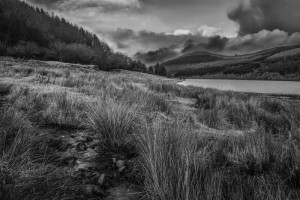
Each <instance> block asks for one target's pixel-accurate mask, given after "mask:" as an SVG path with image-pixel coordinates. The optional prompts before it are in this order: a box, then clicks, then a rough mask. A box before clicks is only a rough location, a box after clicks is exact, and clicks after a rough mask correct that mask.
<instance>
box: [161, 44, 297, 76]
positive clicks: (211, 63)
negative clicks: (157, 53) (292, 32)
mask: <svg viewBox="0 0 300 200" xmlns="http://www.w3.org/2000/svg"><path fill="white" fill-rule="evenodd" d="M161 65H162V66H164V67H165V70H166V74H167V76H171V77H201V78H229V79H276V80H277V79H280V80H281V79H285V80H295V79H297V78H296V77H293V76H294V75H296V76H297V77H298V74H299V71H300V45H294V46H281V47H274V48H271V49H265V50H262V51H258V52H254V53H249V54H243V55H235V56H225V55H220V54H214V53H210V52H202V51H196V52H192V53H188V54H185V55H183V56H180V57H177V58H175V59H172V60H169V61H167V62H165V63H162V64H161ZM299 77H300V74H299Z"/></svg>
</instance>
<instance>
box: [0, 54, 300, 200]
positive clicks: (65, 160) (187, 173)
mask: <svg viewBox="0 0 300 200" xmlns="http://www.w3.org/2000/svg"><path fill="white" fill-rule="evenodd" d="M0 110H1V112H0V153H1V154H0V199H4V200H19V199H28V200H35V199H36V200H39V199H145V200H170V199H174V200H198V199H207V200H211V199H214V200H219V199H220V200H223V199H228V200H229V199H230V200H231V199H233V200H235V199H236V200H240V199H245V200H248V199H249V200H251V199H261V200H263V199H269V200H273V199H277V200H281V199H285V200H286V199H299V198H300V179H299V177H300V157H299V155H300V154H299V153H300V146H299V144H300V143H299V142H300V103H299V99H298V100H297V99H296V98H295V99H294V100H282V99H280V98H275V97H268V96H264V95H257V94H241V93H234V92H221V91H218V90H213V89H203V88H196V87H184V86H180V85H177V82H176V80H172V79H167V78H163V77H158V76H153V75H149V74H141V73H137V72H128V71H114V72H102V71H96V70H94V69H93V68H92V67H80V66H78V65H76V66H71V65H68V64H62V63H55V64H53V63H51V62H39V61H22V60H14V59H7V58H2V59H1V61H0Z"/></svg>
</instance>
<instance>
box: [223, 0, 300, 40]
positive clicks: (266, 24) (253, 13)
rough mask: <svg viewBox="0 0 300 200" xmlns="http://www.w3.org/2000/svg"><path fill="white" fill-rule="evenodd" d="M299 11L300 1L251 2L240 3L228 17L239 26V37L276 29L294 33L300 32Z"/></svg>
mask: <svg viewBox="0 0 300 200" xmlns="http://www.w3.org/2000/svg"><path fill="white" fill-rule="evenodd" d="M299 9H300V1H299V0H250V2H249V3H247V4H246V3H240V4H239V6H238V7H236V8H235V9H233V10H232V11H231V12H229V14H228V17H229V19H231V20H233V21H235V22H236V23H237V24H238V25H239V27H240V29H239V35H246V34H252V33H257V32H259V31H261V30H269V31H273V30H276V29H279V30H282V31H285V32H288V33H294V32H299V31H300V25H299V22H300V12H299Z"/></svg>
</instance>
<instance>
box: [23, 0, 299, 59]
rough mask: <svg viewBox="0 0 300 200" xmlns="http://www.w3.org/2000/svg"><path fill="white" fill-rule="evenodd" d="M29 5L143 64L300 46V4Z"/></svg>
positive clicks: (163, 0)
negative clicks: (198, 53)
mask: <svg viewBox="0 0 300 200" xmlns="http://www.w3.org/2000/svg"><path fill="white" fill-rule="evenodd" d="M26 1H27V2H29V3H31V4H33V5H36V6H40V7H43V8H45V9H47V10H48V11H51V12H54V13H56V14H58V15H60V16H63V17H65V18H66V19H68V20H69V21H71V22H73V23H76V24H78V25H80V26H83V27H84V28H86V29H88V30H90V31H92V32H94V33H96V34H97V35H98V36H99V38H100V39H102V40H104V41H106V42H107V43H108V44H109V45H110V46H111V47H112V48H113V49H114V50H115V51H121V52H123V53H125V54H127V55H130V56H132V55H135V56H137V57H139V58H142V59H150V60H151V59H152V58H151V56H153V55H154V56H161V57H164V56H167V57H168V56H174V55H177V54H179V53H184V52H188V51H189V50H199V49H200V50H209V51H213V52H219V53H225V54H230V53H236V52H241V53H243V52H249V51H255V50H259V49H262V48H268V47H272V46H277V45H290V44H296V43H298V42H300V34H299V33H298V32H299V31H300V26H299V21H300V14H299V13H300V12H299V10H300V0H26ZM136 53H137V54H136ZM161 54H166V55H161ZM147 56H150V57H149V58H148V57H147Z"/></svg>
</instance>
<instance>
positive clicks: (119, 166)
mask: <svg viewBox="0 0 300 200" xmlns="http://www.w3.org/2000/svg"><path fill="white" fill-rule="evenodd" d="M116 166H117V167H118V168H122V167H124V166H125V161H124V160H118V161H117V162H116Z"/></svg>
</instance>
